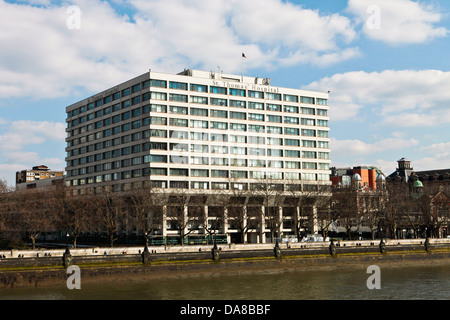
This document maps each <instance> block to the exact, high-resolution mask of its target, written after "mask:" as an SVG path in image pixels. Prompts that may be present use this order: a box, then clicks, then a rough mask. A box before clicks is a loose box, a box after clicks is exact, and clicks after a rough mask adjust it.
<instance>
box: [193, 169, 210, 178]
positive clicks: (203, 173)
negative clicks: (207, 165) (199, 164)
mask: <svg viewBox="0 0 450 320" xmlns="http://www.w3.org/2000/svg"><path fill="white" fill-rule="evenodd" d="M191 177H205V178H208V177H209V170H206V169H191Z"/></svg>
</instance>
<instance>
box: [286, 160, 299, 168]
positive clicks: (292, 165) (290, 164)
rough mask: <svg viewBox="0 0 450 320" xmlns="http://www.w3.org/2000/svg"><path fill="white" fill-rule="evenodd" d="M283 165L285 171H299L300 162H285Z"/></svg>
mask: <svg viewBox="0 0 450 320" xmlns="http://www.w3.org/2000/svg"><path fill="white" fill-rule="evenodd" d="M284 164H285V166H286V168H287V169H300V162H298V161H286V162H285V163H284Z"/></svg>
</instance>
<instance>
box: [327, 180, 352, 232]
mask: <svg viewBox="0 0 450 320" xmlns="http://www.w3.org/2000/svg"><path fill="white" fill-rule="evenodd" d="M331 201H332V202H331V203H332V204H331V208H332V210H333V212H334V215H335V217H336V218H337V219H338V221H339V223H340V225H341V226H343V227H344V228H345V230H346V232H347V238H348V240H350V239H351V229H352V227H353V226H354V225H355V222H356V221H357V218H358V198H357V192H356V191H355V190H353V189H352V188H337V189H334V190H333V196H332V200H331Z"/></svg>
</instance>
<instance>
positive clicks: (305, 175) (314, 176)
mask: <svg viewBox="0 0 450 320" xmlns="http://www.w3.org/2000/svg"><path fill="white" fill-rule="evenodd" d="M302 177H303V180H310V181H316V180H317V174H315V173H303V174H302Z"/></svg>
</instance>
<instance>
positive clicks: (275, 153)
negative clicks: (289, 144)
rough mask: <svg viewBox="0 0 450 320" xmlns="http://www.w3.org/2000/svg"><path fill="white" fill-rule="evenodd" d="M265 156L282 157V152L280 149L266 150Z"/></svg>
mask: <svg viewBox="0 0 450 320" xmlns="http://www.w3.org/2000/svg"><path fill="white" fill-rule="evenodd" d="M267 155H268V156H269V157H282V156H283V150H280V149H267Z"/></svg>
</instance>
